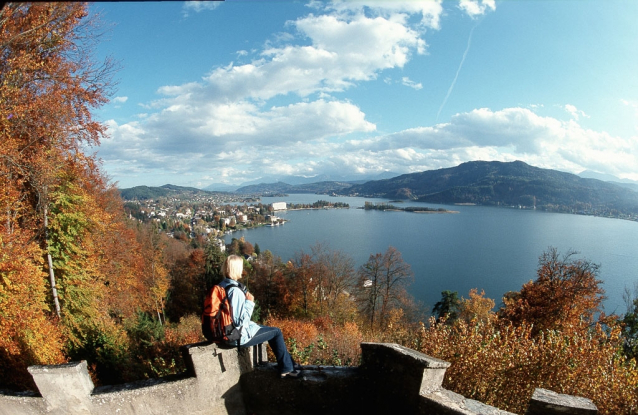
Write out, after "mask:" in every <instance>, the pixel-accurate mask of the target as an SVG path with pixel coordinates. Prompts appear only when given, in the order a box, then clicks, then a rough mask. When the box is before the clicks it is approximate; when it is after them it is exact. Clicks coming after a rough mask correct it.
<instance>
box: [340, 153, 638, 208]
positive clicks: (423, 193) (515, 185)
mask: <svg viewBox="0 0 638 415" xmlns="http://www.w3.org/2000/svg"><path fill="white" fill-rule="evenodd" d="M341 194H346V195H352V196H354V195H357V196H366V197H372V196H376V197H385V198H391V199H394V198H403V199H414V200H418V201H421V202H430V203H444V204H451V203H476V204H483V205H505V206H519V205H521V206H528V207H531V206H536V207H538V208H542V209H547V210H553V211H581V212H584V213H594V214H607V213H609V214H612V215H613V214H614V212H613V211H617V212H616V213H623V214H629V213H632V214H635V213H638V193H637V192H634V191H631V190H629V189H626V188H623V187H620V186H618V185H616V184H612V183H607V182H603V181H600V180H596V179H585V178H581V177H578V176H577V175H575V174H570V173H564V172H560V171H556V170H549V169H541V168H538V167H533V166H530V165H528V164H526V163H523V162H522V161H514V162H510V163H503V162H497V161H491V162H488V161H472V162H467V163H463V164H461V165H459V166H457V167H452V168H446V169H439V170H429V171H424V172H421V173H411V174H404V175H401V176H397V177H394V178H391V179H385V180H377V181H371V182H367V183H364V184H361V185H353V186H351V187H349V188H347V189H344V190H343V191H341Z"/></svg>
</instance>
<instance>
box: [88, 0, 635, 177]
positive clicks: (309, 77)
mask: <svg viewBox="0 0 638 415" xmlns="http://www.w3.org/2000/svg"><path fill="white" fill-rule="evenodd" d="M90 7H91V11H92V12H95V13H100V14H101V20H102V21H103V22H104V23H105V25H106V26H108V27H110V30H109V31H108V33H107V35H106V36H105V37H104V38H103V39H102V42H101V43H100V44H99V46H98V48H97V50H96V56H97V57H98V58H103V57H105V56H111V57H113V58H114V59H116V60H118V61H119V62H120V64H121V67H122V69H121V70H120V71H119V72H118V73H117V75H116V79H117V80H118V81H119V84H118V87H117V90H116V92H115V94H114V95H113V97H112V99H111V102H110V103H109V104H107V105H105V106H104V107H102V108H100V109H98V110H96V112H95V115H96V117H97V118H98V119H99V120H101V121H103V122H104V123H105V124H106V125H107V126H108V135H109V137H108V138H106V139H104V140H102V143H101V146H100V147H99V148H97V150H98V156H99V157H100V158H101V159H102V160H103V166H104V170H105V172H106V174H107V175H108V176H109V177H110V178H111V180H112V181H113V182H117V183H118V186H119V187H120V188H127V187H132V186H137V185H149V186H159V185H163V184H167V183H171V184H176V185H182V186H194V187H200V188H203V187H206V186H208V185H210V184H212V183H223V184H229V185H239V184H241V183H245V182H253V181H260V180H263V181H273V179H276V178H284V177H286V176H290V175H296V176H304V177H315V176H316V177H318V178H325V177H329V178H331V179H344V178H347V179H351V180H356V179H365V178H369V177H373V176H375V175H379V174H381V173H384V172H393V173H396V174H403V173H411V172H419V171H424V170H430V169H438V168H443V167H452V166H456V165H458V164H460V163H462V162H465V161H471V160H499V161H513V160H523V161H525V162H527V163H529V164H532V165H534V166H538V167H543V168H552V169H557V170H562V171H567V172H571V173H579V172H581V171H583V170H591V171H596V172H599V173H605V174H612V175H615V176H617V177H619V178H626V179H632V180H638V76H637V75H636V74H638V25H636V22H637V21H638V2H636V1H633V0H623V1H621V0H609V1H602V0H600V1H589V0H577V1H568V0H532V1H526V0H514V1H493V0H465V1H464V0H462V1H449V0H446V1H442V2H440V1H423V2H418V1H408V2H399V1H391V2H390V1H388V2H385V1H379V0H377V1H370V2H363V1H350V2H344V1H338V2H318V1H314V2H313V1H311V2H301V1H299V2H296V1H295V2H293V1H281V0H280V1H268V0H266V1H226V2H206V3H204V2H186V3H182V2H172V1H170V2H158V3H154V2H132V3H126V2H117V3H101V2H98V3H93V4H92V5H91V6H90ZM94 150H95V149H94Z"/></svg>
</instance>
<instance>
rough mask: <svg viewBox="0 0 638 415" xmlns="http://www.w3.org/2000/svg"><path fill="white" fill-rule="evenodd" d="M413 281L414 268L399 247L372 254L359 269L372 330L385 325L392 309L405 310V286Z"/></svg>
mask: <svg viewBox="0 0 638 415" xmlns="http://www.w3.org/2000/svg"><path fill="white" fill-rule="evenodd" d="M412 278H413V274H412V270H411V269H410V265H409V264H407V263H405V262H404V261H403V258H402V256H401V253H400V252H399V251H397V250H396V248H394V247H389V248H388V249H387V250H386V251H385V253H383V254H381V253H377V254H374V255H370V258H369V259H368V262H366V263H365V264H363V265H362V266H361V268H360V269H359V277H358V284H357V298H358V302H359V304H360V310H361V313H362V314H363V316H364V318H365V319H366V321H367V322H368V325H369V327H370V329H372V330H374V328H375V326H377V325H379V324H381V323H382V322H383V321H384V320H385V319H386V318H387V316H388V313H389V311H390V310H391V309H395V308H400V307H401V305H402V304H403V303H404V302H405V299H406V297H407V293H406V290H405V287H406V286H407V285H408V284H409V283H410V282H411V279H412Z"/></svg>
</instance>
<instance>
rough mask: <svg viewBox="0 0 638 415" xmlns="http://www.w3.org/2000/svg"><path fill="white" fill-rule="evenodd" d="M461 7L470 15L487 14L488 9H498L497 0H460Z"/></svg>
mask: <svg viewBox="0 0 638 415" xmlns="http://www.w3.org/2000/svg"><path fill="white" fill-rule="evenodd" d="M459 8H460V9H461V10H463V11H464V12H465V13H467V14H468V15H469V16H470V17H477V16H480V15H483V14H485V13H486V12H487V11H488V9H489V10H492V11H494V10H496V2H495V0H460V1H459Z"/></svg>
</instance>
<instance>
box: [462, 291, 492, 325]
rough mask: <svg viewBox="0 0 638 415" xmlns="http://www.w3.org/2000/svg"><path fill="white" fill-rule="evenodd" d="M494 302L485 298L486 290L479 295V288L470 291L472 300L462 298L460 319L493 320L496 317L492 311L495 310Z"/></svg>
mask: <svg viewBox="0 0 638 415" xmlns="http://www.w3.org/2000/svg"><path fill="white" fill-rule="evenodd" d="M494 305H495V303H494V300H492V299H491V298H485V290H481V293H480V294H478V289H477V288H472V289H471V290H470V298H468V299H465V298H462V297H461V305H460V310H461V312H460V314H459V318H462V319H464V320H466V321H472V320H479V321H487V320H491V319H493V318H494V317H495V316H496V315H495V314H494V312H493V311H492V309H493V308H494Z"/></svg>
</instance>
